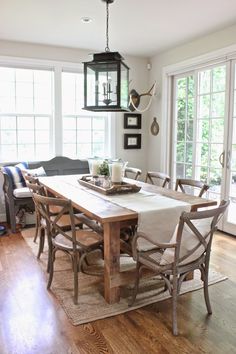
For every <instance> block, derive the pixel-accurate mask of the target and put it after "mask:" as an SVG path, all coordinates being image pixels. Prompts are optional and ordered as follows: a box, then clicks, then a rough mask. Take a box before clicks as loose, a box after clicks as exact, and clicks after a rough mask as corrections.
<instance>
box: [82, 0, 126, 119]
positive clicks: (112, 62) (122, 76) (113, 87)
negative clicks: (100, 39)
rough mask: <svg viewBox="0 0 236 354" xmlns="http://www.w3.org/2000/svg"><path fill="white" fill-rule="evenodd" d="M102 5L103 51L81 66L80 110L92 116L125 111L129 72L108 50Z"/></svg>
mask: <svg viewBox="0 0 236 354" xmlns="http://www.w3.org/2000/svg"><path fill="white" fill-rule="evenodd" d="M102 1H103V2H105V3H106V48H105V51H104V52H102V53H96V54H93V60H92V61H90V62H85V63H84V108H83V109H85V110H87V111H93V112H112V111H121V112H125V111H129V108H128V106H129V68H128V66H127V65H126V64H125V63H124V62H123V59H124V58H122V56H121V55H120V53H118V52H111V51H110V48H109V34H108V29H109V4H111V3H113V2H114V0H102Z"/></svg>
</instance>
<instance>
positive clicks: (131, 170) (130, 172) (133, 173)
mask: <svg viewBox="0 0 236 354" xmlns="http://www.w3.org/2000/svg"><path fill="white" fill-rule="evenodd" d="M141 174H142V171H141V170H140V169H139V168H135V167H126V168H125V177H127V178H132V179H135V180H137V179H138V178H139V176H140V175H141Z"/></svg>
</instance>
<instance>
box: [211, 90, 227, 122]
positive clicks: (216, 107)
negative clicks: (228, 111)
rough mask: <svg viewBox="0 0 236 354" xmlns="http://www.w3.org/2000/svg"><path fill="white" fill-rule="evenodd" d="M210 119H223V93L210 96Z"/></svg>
mask: <svg viewBox="0 0 236 354" xmlns="http://www.w3.org/2000/svg"><path fill="white" fill-rule="evenodd" d="M211 110H212V113H211V115H212V117H224V113H225V93H224V92H222V93H216V94H213V95H212V108H211Z"/></svg>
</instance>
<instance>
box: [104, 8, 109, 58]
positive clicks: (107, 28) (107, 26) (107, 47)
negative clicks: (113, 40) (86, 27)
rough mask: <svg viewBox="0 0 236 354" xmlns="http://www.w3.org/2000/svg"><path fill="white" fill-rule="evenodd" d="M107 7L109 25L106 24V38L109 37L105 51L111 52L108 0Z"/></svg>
mask: <svg viewBox="0 0 236 354" xmlns="http://www.w3.org/2000/svg"><path fill="white" fill-rule="evenodd" d="M106 8H107V25H106V39H107V43H106V48H105V51H106V52H110V48H109V35H108V30H109V3H108V1H107V2H106Z"/></svg>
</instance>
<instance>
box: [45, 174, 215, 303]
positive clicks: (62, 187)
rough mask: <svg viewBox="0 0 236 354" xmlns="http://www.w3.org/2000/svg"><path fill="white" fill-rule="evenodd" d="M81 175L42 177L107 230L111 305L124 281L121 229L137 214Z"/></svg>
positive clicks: (197, 201)
mask: <svg viewBox="0 0 236 354" xmlns="http://www.w3.org/2000/svg"><path fill="white" fill-rule="evenodd" d="M81 177H82V176H81V175H69V176H68V175H67V176H50V177H40V178H39V180H40V183H42V184H43V185H44V186H45V187H46V188H47V190H48V191H50V192H51V193H53V194H54V195H56V196H58V197H62V198H67V199H70V200H71V201H72V205H73V206H74V207H75V208H78V209H79V210H80V211H82V212H83V213H85V215H86V216H88V217H89V218H91V219H93V220H96V221H98V222H99V223H101V224H102V225H103V229H104V298H105V300H106V301H107V302H108V303H110V304H112V303H116V302H119V300H120V287H119V286H120V285H121V284H122V283H124V280H122V278H121V277H120V229H121V228H122V227H123V226H124V225H136V224H137V222H138V213H137V212H135V211H133V210H130V209H127V208H124V207H121V206H119V205H116V204H114V203H111V202H110V201H108V200H106V199H104V196H103V195H102V194H100V193H98V192H95V191H92V190H90V189H87V188H85V187H82V186H81V185H80V184H79V182H78V179H79V178H81ZM125 181H126V182H129V183H133V184H136V185H139V186H141V187H142V190H145V191H147V192H151V193H156V194H160V195H163V196H165V197H168V198H172V199H175V200H180V201H183V202H186V203H189V204H190V205H191V210H196V209H197V208H200V207H208V206H213V205H216V204H217V202H216V201H213V200H209V199H204V198H199V197H195V196H192V195H187V194H184V193H182V192H176V191H173V190H170V189H166V188H162V187H158V186H154V185H150V184H147V183H144V182H139V181H134V180H130V179H125Z"/></svg>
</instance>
